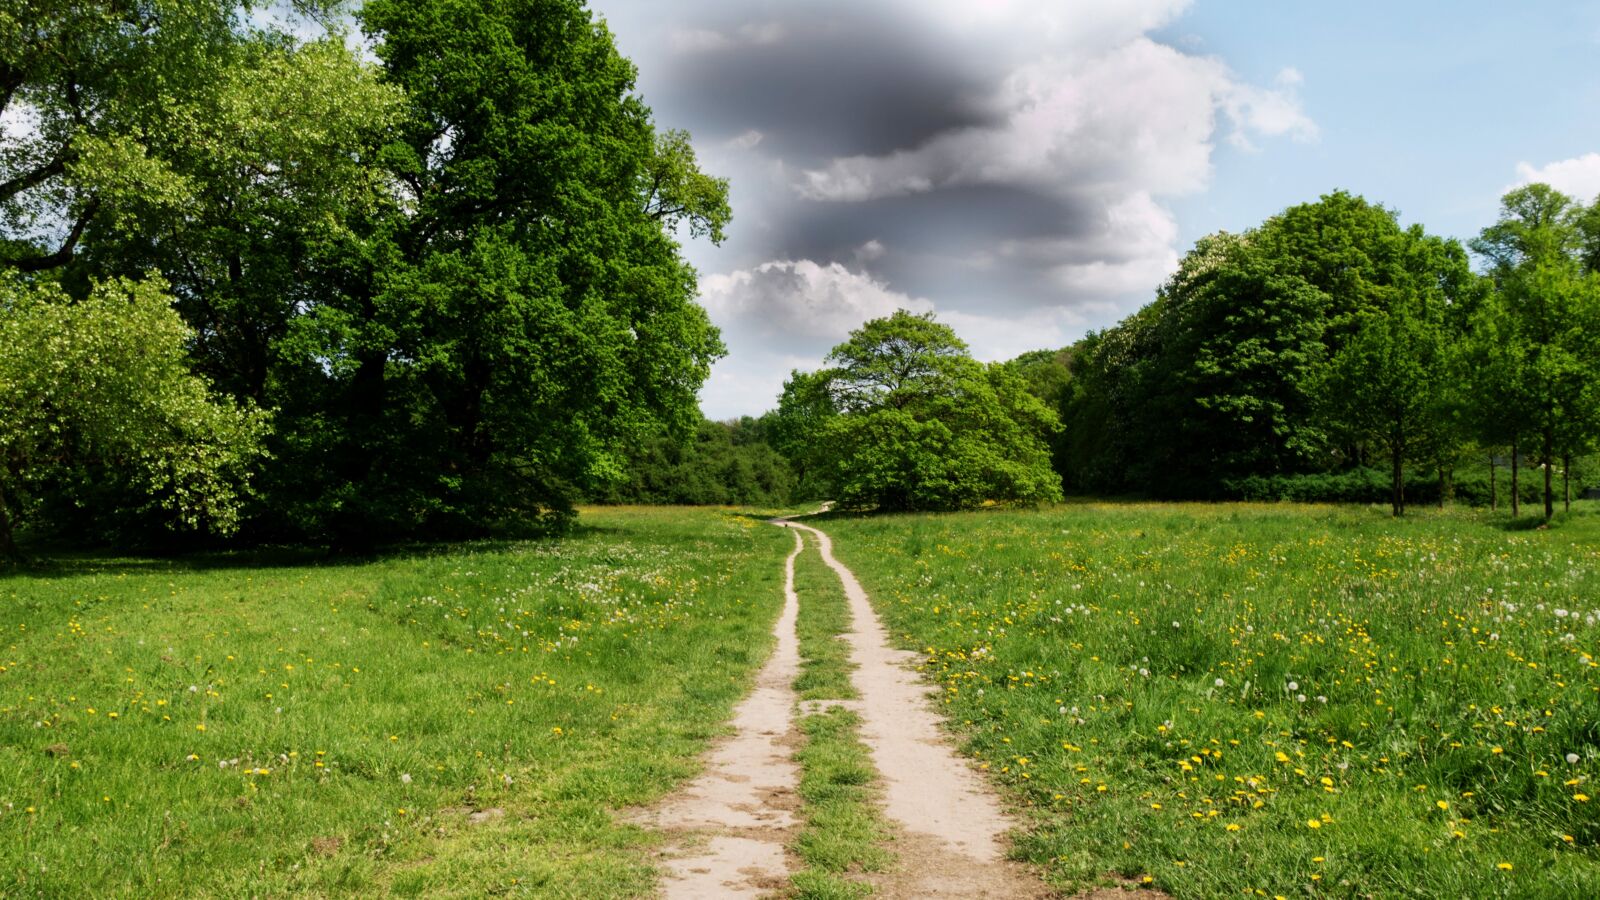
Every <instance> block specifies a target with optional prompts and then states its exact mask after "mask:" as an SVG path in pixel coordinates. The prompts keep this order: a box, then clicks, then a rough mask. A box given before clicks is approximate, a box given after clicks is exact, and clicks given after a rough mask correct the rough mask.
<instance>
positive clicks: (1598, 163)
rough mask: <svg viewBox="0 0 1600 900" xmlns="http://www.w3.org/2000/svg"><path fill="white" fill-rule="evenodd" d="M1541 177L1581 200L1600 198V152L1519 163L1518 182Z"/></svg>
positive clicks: (1526, 181) (1524, 182) (1526, 182)
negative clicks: (1551, 160)
mask: <svg viewBox="0 0 1600 900" xmlns="http://www.w3.org/2000/svg"><path fill="white" fill-rule="evenodd" d="M1536 181H1542V182H1544V183H1545V184H1548V185H1550V186H1551V187H1553V188H1555V189H1556V190H1558V191H1560V192H1561V193H1563V194H1566V195H1567V196H1569V197H1571V198H1573V199H1574V200H1577V201H1579V202H1581V203H1593V202H1595V201H1596V200H1600V153H1585V154H1584V155H1582V156H1576V157H1573V158H1572V159H1563V160H1558V161H1556V162H1553V163H1549V164H1547V165H1543V166H1534V165H1532V164H1531V163H1525V162H1521V163H1517V184H1519V185H1521V184H1532V183H1534V182H1536Z"/></svg>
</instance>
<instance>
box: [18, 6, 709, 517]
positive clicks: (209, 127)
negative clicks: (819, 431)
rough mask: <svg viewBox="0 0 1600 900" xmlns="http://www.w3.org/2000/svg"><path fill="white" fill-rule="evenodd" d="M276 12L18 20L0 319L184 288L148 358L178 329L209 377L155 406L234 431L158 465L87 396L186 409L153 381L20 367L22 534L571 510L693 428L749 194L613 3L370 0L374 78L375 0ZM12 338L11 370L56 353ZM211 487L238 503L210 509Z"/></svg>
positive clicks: (150, 330)
mask: <svg viewBox="0 0 1600 900" xmlns="http://www.w3.org/2000/svg"><path fill="white" fill-rule="evenodd" d="M274 6H278V7H281V6H283V4H268V3H258V2H252V0H84V2H75V3H60V2H54V0H22V2H21V3H20V4H18V3H12V4H9V5H7V6H5V8H4V9H0V115H3V116H4V117H3V118H0V128H3V130H0V317H7V319H8V321H9V324H10V325H12V326H15V327H16V328H19V329H21V328H35V329H45V328H46V326H47V325H49V324H50V323H56V322H59V321H60V319H59V317H54V318H53V317H51V316H48V315H34V314H32V313H29V314H28V315H23V314H22V313H21V312H19V311H20V310H28V309H34V308H35V307H37V306H38V305H39V304H47V305H48V304H58V305H59V304H69V305H70V304H74V303H80V302H84V301H85V300H86V299H87V298H91V297H95V296H99V295H104V294H106V293H108V292H110V291H111V290H112V289H111V288H110V287H109V286H112V285H121V286H122V287H119V288H116V290H119V291H122V292H124V293H128V292H130V291H131V292H136V293H137V292H142V293H139V295H140V296H145V295H146V294H148V292H149V290H148V289H153V290H155V291H156V292H158V293H161V294H163V295H164V296H165V297H166V298H168V300H169V302H170V306H171V308H172V309H175V310H176V315H177V316H179V317H181V322H166V323H157V322H154V321H153V320H152V323H151V324H150V326H149V327H147V328H144V329H143V330H142V331H141V332H140V334H141V336H144V337H146V338H148V339H149V340H150V341H151V342H153V343H148V344H143V345H139V346H140V347H142V348H143V350H144V351H146V355H147V356H148V357H149V358H160V359H167V358H168V351H169V350H170V349H172V348H173V347H179V348H181V349H182V350H183V351H184V352H186V353H187V356H188V358H189V360H190V362H191V366H190V368H191V370H192V374H186V375H185V377H187V378H190V379H195V380H194V381H192V382H185V384H186V385H188V386H186V387H183V388H182V390H181V391H180V393H182V394H183V395H184V396H185V397H188V398H189V400H188V401H186V403H187V406H183V407H182V408H174V409H170V410H168V411H167V414H165V415H164V416H157V415H153V414H152V415H151V416H150V417H149V421H151V422H177V423H179V424H178V425H177V426H174V427H179V426H181V427H179V430H180V431H181V430H182V429H183V428H189V429H190V430H191V431H196V432H197V434H198V433H199V432H205V433H204V434H199V437H198V438H197V440H199V443H195V442H193V441H191V442H189V443H188V444H187V445H186V446H191V447H201V448H203V447H205V446H215V442H214V441H213V443H212V444H210V445H207V444H206V443H205V441H204V440H200V438H207V439H209V438H210V437H215V435H217V434H220V433H222V432H223V431H229V432H230V433H231V434H233V435H234V437H235V441H234V444H233V446H232V447H231V448H230V449H229V450H228V452H226V453H208V452H201V451H196V452H193V453H189V454H188V456H187V457H186V458H187V459H189V461H190V462H191V463H192V465H191V468H193V469H196V471H195V472H191V473H189V475H190V476H192V477H184V478H179V477H164V478H163V477H157V476H153V475H152V474H151V473H152V471H153V470H154V471H157V475H160V472H159V467H155V469H153V468H152V466H151V465H146V464H141V463H140V459H141V458H143V457H144V456H148V455H149V452H148V448H147V449H145V450H139V449H137V448H130V447H128V446H127V441H125V440H123V438H124V437H126V435H124V436H121V437H119V436H118V435H116V434H115V431H116V429H115V428H101V429H98V430H97V428H98V425H97V423H104V422H106V421H108V418H107V416H105V415H94V416H87V415H83V414H82V411H84V410H88V409H91V408H96V409H102V410H103V409H110V408H112V407H114V406H115V405H116V402H118V401H117V398H116V397H114V396H112V395H111V394H110V393H109V392H108V391H109V387H108V386H109V385H112V384H114V383H115V384H120V385H121V386H122V387H123V388H127V389H142V388H146V387H148V390H145V394H147V395H148V396H145V397H144V399H143V400H141V401H140V403H143V404H144V405H146V406H153V407H162V406H163V404H164V403H165V401H164V400H163V397H162V396H160V395H158V394H159V392H158V391H156V389H155V388H154V387H149V386H144V385H141V384H138V383H135V384H132V385H128V384H126V383H120V382H117V381H116V379H113V378H108V377H107V378H103V377H101V376H102V375H103V374H104V373H103V372H100V371H97V369H96V365H97V363H96V360H98V359H100V357H97V356H95V355H93V354H87V353H86V354H84V355H83V356H81V357H80V359H79V361H80V363H81V365H80V366H79V367H77V368H75V369H73V370H72V371H66V370H61V371H59V372H57V377H55V380H54V381H49V382H48V383H47V382H45V381H40V380H39V379H38V378H34V379H32V380H30V381H29V382H27V383H26V384H24V383H21V382H7V381H6V380H5V379H4V378H0V412H4V413H5V416H4V419H5V420H4V421H0V541H7V540H8V539H9V533H10V531H11V528H12V524H13V523H14V522H15V521H16V520H18V519H19V518H20V519H22V520H24V521H31V522H32V524H33V526H34V528H35V529H45V528H55V529H57V530H65V531H68V532H71V533H73V534H77V535H82V534H85V533H86V532H85V528H87V527H94V528H96V529H99V530H101V531H106V530H109V531H110V532H112V533H111V534H107V535H106V536H107V537H110V538H115V539H118V540H128V539H130V538H133V537H140V536H148V535H152V534H158V533H164V532H165V531H167V530H168V529H169V528H172V527H177V528H188V527H214V528H221V529H228V528H231V527H233V526H235V525H237V526H239V527H240V528H241V529H242V531H243V532H244V533H245V534H247V535H249V536H251V537H253V538H256V539H269V540H297V541H304V540H311V541H325V542H333V543H339V544H346V545H349V544H361V543H370V542H373V541H380V540H386V539H392V538H403V537H408V536H416V535H428V536H434V537H448V536H453V535H466V534H474V533H481V532H483V531H485V530H487V529H491V528H495V527H499V526H505V525H518V524H526V523H529V522H538V521H540V520H545V521H553V522H560V521H563V520H564V519H565V518H566V517H568V516H570V511H571V503H572V501H573V500H574V499H576V498H577V497H579V496H582V495H584V494H586V493H592V492H594V491H597V490H602V489H604V486H605V485H607V484H609V483H611V482H614V481H617V480H619V479H622V478H623V477H624V476H625V474H626V467H627V460H628V454H629V452H630V449H629V448H632V447H636V446H640V445H649V444H651V443H652V442H655V441H659V440H661V439H662V437H663V436H665V435H673V436H677V437H679V438H687V437H688V436H689V435H691V434H692V433H693V432H694V429H695V428H696V425H697V423H698V421H699V416H698V413H697V411H696V393H697V391H698V388H699V386H700V384H701V383H702V382H703V381H704V380H705V377H706V375H707V373H708V371H709V366H710V363H711V361H712V360H713V359H715V358H716V357H717V356H718V355H720V354H721V353H722V352H723V348H722V344H721V342H720V340H719V337H718V334H717V332H716V330H715V329H714V328H713V327H712V326H711V325H710V322H709V320H708V319H707V317H706V314H705V312H704V311H703V310H702V309H701V308H700V307H699V306H698V305H696V304H695V303H694V302H693V301H694V298H695V296H696V293H697V290H696V281H695V273H694V271H693V270H692V269H691V268H690V267H689V266H688V265H687V264H686V263H685V262H684V261H683V259H682V258H681V256H680V255H679V252H678V244H677V243H676V241H675V236H676V235H677V234H678V233H680V232H687V233H688V235H690V236H706V237H709V238H710V239H712V240H720V239H721V237H722V233H723V228H724V226H725V225H726V223H727V221H728V218H729V210H728V203H727V185H726V183H725V182H723V181H722V180H720V179H715V178H711V177H709V176H707V175H704V174H702V173H701V172H700V171H699V170H698V168H697V166H696V163H695V158H694V154H693V151H692V150H691V149H690V145H689V142H688V138H687V136H686V135H684V134H683V133H681V132H672V131H659V130H657V129H656V128H655V126H654V125H653V123H652V121H651V115H650V110H649V109H648V108H647V107H645V106H644V105H643V104H642V103H641V102H640V101H639V99H638V97H637V96H636V94H635V92H634V77H635V71H634V67H633V65H632V64H631V63H630V62H629V61H628V60H627V59H625V58H623V57H622V56H621V55H620V54H619V53H618V52H617V50H616V47H615V45H614V43H613V41H612V38H611V35H610V34H609V33H608V32H607V30H606V28H605V27H604V25H603V24H602V23H600V22H598V21H596V20H595V19H594V18H593V17H592V15H591V13H590V11H589V10H588V9H586V8H585V6H584V4H583V2H581V0H516V2H504V3H476V2H458V0H366V2H365V3H363V4H360V5H359V9H358V10H356V11H355V12H354V16H355V19H354V21H356V22H358V23H359V27H360V28H361V29H362V30H363V31H364V33H365V37H366V39H367V41H368V44H369V46H370V47H371V48H372V51H373V53H374V54H375V57H376V63H375V64H374V63H370V62H368V61H366V60H365V59H363V57H362V56H361V55H360V54H358V53H357V52H355V51H353V50H352V49H351V48H350V45H351V44H352V43H354V42H353V41H350V40H347V35H345V34H344V33H343V32H342V31H341V30H340V28H341V26H340V25H339V24H338V23H340V22H344V21H349V20H350V19H349V18H348V16H349V15H350V14H351V10H349V9H346V8H344V7H345V4H343V3H341V2H338V0H297V2H295V3H294V4H292V6H293V8H294V11H295V12H296V13H297V15H298V17H299V18H298V19H297V20H296V21H295V22H293V23H292V27H291V26H289V25H286V26H282V27H280V26H276V25H265V24H263V22H266V21H268V19H265V18H262V17H261V16H259V15H256V14H257V13H259V12H262V11H263V10H265V9H267V8H269V7H274ZM319 23H322V24H321V25H320V26H319ZM319 28H320V30H321V31H322V32H323V33H324V36H322V37H319V38H316V39H313V40H305V39H303V38H301V37H299V35H301V34H304V33H306V32H307V31H316V30H318V29H319ZM119 279H120V280H119ZM130 286H131V287H130ZM108 308H109V307H108ZM153 315H154V314H153ZM157 318H159V316H157ZM104 324H105V323H104V319H103V317H100V318H97V317H82V318H81V319H78V320H74V321H73V323H72V327H73V328H76V329H79V330H78V331H75V332H73V340H78V339H80V338H82V339H83V340H87V341H89V343H93V342H94V341H93V340H90V338H91V337H92V335H87V334H85V333H84V332H83V331H82V329H91V328H96V327H100V326H102V325H104ZM109 334H112V332H110V331H106V332H104V333H103V334H102V337H104V336H105V335H109ZM13 337H14V339H15V341H17V342H19V343H27V342H39V341H43V340H45V339H46V337H47V335H46V334H45V332H44V331H42V330H40V331H36V332H29V333H21V332H17V333H15V334H14V335H13ZM162 342H165V343H162ZM16 346H17V344H14V345H13V346H12V348H10V349H12V350H15V349H16ZM6 350H7V348H0V373H4V372H6V371H8V370H10V369H15V368H17V367H19V366H23V365H24V364H25V363H26V359H24V358H23V356H19V355H17V354H16V353H12V354H10V355H7V353H6ZM141 358H142V357H141ZM52 371H55V370H52ZM173 383H174V384H176V383H177V382H176V381H175V382H173ZM196 390H198V391H199V393H198V394H195V391H196ZM68 395H70V396H71V397H72V404H73V405H72V407H71V408H73V409H75V410H78V411H79V414H77V415H76V416H75V417H67V416H65V415H63V414H62V413H61V409H62V407H60V406H59V404H56V403H55V400H54V399H52V398H60V397H63V396H68ZM196 397H199V398H202V399H204V398H207V397H209V401H208V402H209V404H210V405H209V406H207V405H205V404H203V403H202V404H199V405H197V403H196V402H194V401H195V398H196ZM133 405H134V406H138V405H139V404H138V403H135V404H133ZM166 405H168V406H170V405H171V404H166ZM180 406H181V404H180ZM229 410H232V411H233V412H231V413H230V412H229ZM185 416H187V417H188V418H189V419H191V420H205V421H209V422H211V423H212V424H214V425H216V426H217V427H215V428H212V429H210V430H209V431H207V430H206V429H204V428H201V427H199V426H195V425H193V422H190V423H189V424H187V425H185V424H183V421H182V420H183V417H185ZM228 416H232V418H233V419H234V420H237V421H234V422H233V423H232V424H231V425H228V427H227V428H223V427H222V425H221V424H220V423H221V422H222V419H223V418H227V417H228ZM41 422H43V423H45V424H44V425H39V424H38V423H41ZM266 422H270V427H266V428H263V427H258V425H260V424H261V423H266ZM19 423H20V424H19ZM29 423H32V424H29ZM35 426H37V427H35ZM152 427H154V426H152ZM26 428H32V429H33V431H26V430H25V429H26ZM230 429H231V431H230ZM150 446H152V447H157V446H161V447H170V446H174V442H173V441H172V440H169V439H167V437H162V438H161V439H159V440H155V441H154V443H152V444H151V445H150ZM250 471H253V472H254V473H255V476H254V478H253V482H251V483H250V485H249V486H248V487H247V486H246V479H245V477H244V476H245V475H246V474H248V472H250ZM167 475H169V476H170V475H171V473H167ZM224 482H227V484H224ZM152 491H155V492H157V493H161V492H164V493H166V494H168V495H170V496H169V500H171V501H172V502H159V503H154V504H152V503H151V502H150V497H151V494H152ZM197 491H198V492H210V493H211V494H212V495H214V496H215V497H216V498H219V500H220V501H221V506H225V507H227V508H226V509H223V508H221V507H220V506H218V505H217V504H212V505H213V506H214V507H217V508H214V509H212V510H211V512H212V513H213V514H211V515H207V516H196V515H193V514H191V513H190V512H189V511H192V510H194V509H196V508H199V507H203V506H205V505H206V504H204V503H199V502H197V500H196V499H195V498H193V497H187V498H185V497H183V496H179V495H182V494H183V493H184V492H191V493H192V492H197Z"/></svg>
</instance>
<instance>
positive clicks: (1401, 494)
mask: <svg viewBox="0 0 1600 900" xmlns="http://www.w3.org/2000/svg"><path fill="white" fill-rule="evenodd" d="M1403 453H1404V451H1403V450H1401V448H1400V443H1399V442H1398V441H1397V442H1395V445H1394V450H1393V451H1392V452H1391V454H1390V456H1391V457H1392V458H1393V460H1394V483H1393V489H1394V493H1393V497H1392V498H1391V500H1390V505H1391V506H1393V507H1394V514H1395V515H1396V516H1403V515H1405V514H1406V481H1405V478H1406V473H1405V467H1404V464H1403V463H1402V462H1401V461H1400V459H1401V455H1402V454H1403Z"/></svg>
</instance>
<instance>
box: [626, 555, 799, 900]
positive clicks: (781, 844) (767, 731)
mask: <svg viewBox="0 0 1600 900" xmlns="http://www.w3.org/2000/svg"><path fill="white" fill-rule="evenodd" d="M804 549H805V542H804V541H803V540H802V539H801V537H800V535H799V534H798V533H796V534H795V536H794V551H793V552H792V553H790V554H789V558H788V560H787V561H786V562H785V563H784V569H785V575H786V577H785V582H784V591H783V595H784V596H783V612H782V613H780V614H779V616H778V622H777V624H776V625H774V626H773V636H774V637H775V638H776V639H777V641H776V646H775V647H774V649H773V651H772V656H771V657H770V658H769V659H768V660H767V662H766V664H765V665H764V666H762V667H761V671H760V672H758V673H757V674H756V685H755V689H754V690H752V691H751V692H750V694H749V696H747V697H745V698H744V699H743V700H741V701H740V702H739V705H738V706H737V707H735V708H734V711H733V720H732V722H731V723H730V724H731V725H732V726H733V728H734V729H735V731H734V734H733V736H732V737H730V738H728V739H727V740H725V741H723V742H721V743H719V744H718V745H717V746H716V747H714V748H713V749H712V751H711V753H710V754H709V756H708V757H707V758H706V769H705V771H704V772H703V773H701V775H700V777H699V778H696V779H695V780H694V781H692V782H690V783H689V785H688V786H687V787H685V788H684V789H682V790H681V791H679V792H678V793H676V794H673V795H672V796H670V797H668V798H667V799H666V800H665V801H664V802H663V803H662V804H661V805H659V806H656V807H654V808H652V809H650V810H648V811H646V812H644V813H643V814H641V815H639V816H636V817H635V818H634V821H636V822H638V823H640V824H642V825H648V826H651V827H654V828H657V829H660V830H663V831H667V832H670V833H672V834H673V836H674V839H673V840H671V841H669V846H668V848H667V849H666V851H665V853H664V855H663V859H662V865H663V867H664V868H665V869H666V875H667V877H666V878H665V879H664V880H663V883H662V892H661V895H662V896H663V897H666V898H668V900H678V898H682V900H706V898H713V897H761V896H766V895H771V894H776V893H781V892H786V891H787V889H788V887H789V875H790V871H791V867H790V865H789V859H788V851H787V847H788V844H789V842H790V841H792V840H794V837H795V835H796V834H798V832H799V826H800V821H799V818H798V817H797V816H796V810H797V809H798V808H799V805H800V804H799V797H798V796H797V794H796V793H795V791H796V789H797V787H798V786H799V783H800V767H799V766H797V765H796V764H795V762H794V759H793V755H794V746H795V744H796V742H797V741H798V734H797V733H796V731H795V726H794V707H795V693H794V687H793V685H794V680H795V679H796V678H797V677H799V675H800V640H799V637H798V636H797V635H796V632H795V623H796V622H797V620H798V619H799V614H800V600H799V597H798V596H797V595H796V594H795V590H794V561H795V559H796V558H797V557H798V556H799V555H800V552H801V551H802V550H804Z"/></svg>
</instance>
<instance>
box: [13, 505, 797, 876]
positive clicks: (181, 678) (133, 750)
mask: <svg viewBox="0 0 1600 900" xmlns="http://www.w3.org/2000/svg"><path fill="white" fill-rule="evenodd" d="M583 522H584V526H585V528H584V530H583V531H582V532H581V533H579V534H577V535H575V536H573V537H571V538H568V539H563V540H559V541H552V542H544V543H529V544H515V545H509V546H481V547H475V548H474V547H466V548H459V549H456V550H452V551H449V552H440V553H437V554H431V555H412V556H397V557H392V558H388V559H384V560H381V561H377V562H371V563H362V564H356V563H346V564H330V563H324V564H290V562H281V563H280V564H276V565H274V564H268V563H266V562H263V561H260V560H251V559H248V558H238V559H231V558H206V559H200V560H193V561H180V562H167V561H151V560H106V559H79V560H72V561H68V562H65V563H62V564H60V565H59V566H57V567H56V568H55V569H54V570H52V571H49V572H46V573H34V574H12V575H6V576H0V895H4V896H59V897H85V896H96V897H100V896H138V897H150V896H169V895H194V896H263V895H283V894H308V895H324V894H341V895H362V896H371V895H384V894H389V895H427V896H430V897H432V896H472V897H477V896H487V895H525V894H538V895H549V896H574V897H614V896H635V895H639V894H641V893H647V892H648V891H649V890H650V889H651V887H652V885H653V883H654V875H653V874H652V872H651V870H650V868H649V865H648V863H647V854H646V853H645V852H644V850H645V849H646V845H647V844H648V842H649V841H650V840H652V838H651V837H650V836H649V835H647V834H645V833H644V832H642V831H640V830H639V829H637V828H634V827H631V826H626V825H619V824H618V823H617V822H616V821H614V819H613V817H612V816H611V815H610V813H609V810H610V809H611V808H614V807H623V806H628V805H631V804H639V803H645V802H648V801H650V800H653V799H655V798H656V797H658V796H659V795H661V794H662V793H663V792H664V791H666V790H667V789H668V788H669V787H671V786H672V785H673V783H674V782H675V781H677V780H679V779H681V778H683V777H685V776H687V775H688V774H690V773H691V772H692V771H693V769H694V767H695V765H696V763H695V757H696V754H697V753H698V752H699V751H700V750H701V749H702V748H703V747H704V745H705V743H706V742H707V740H708V739H709V738H711V737H712V736H714V735H716V734H718V733H719V732H720V729H721V723H722V722H723V721H724V720H725V719H726V717H727V715H728V712H729V710H730V708H731V706H732V704H733V703H734V702H735V701H736V700H737V699H738V697H739V696H740V695H741V694H742V693H743V692H744V690H745V688H746V687H747V685H748V681H749V677H750V675H751V673H752V670H753V667H754V666H756V665H757V664H759V663H760V662H761V660H762V659H763V658H764V657H765V656H766V653H767V651H768V649H769V647H770V634H769V630H770V628H771V625H772V622H773V620H774V619H775V617H776V615H777V612H778V608H779V605H780V603H781V600H782V593H781V591H782V583H781V579H782V559H783V556H784V554H785V553H787V552H788V550H789V548H790V546H791V540H792V539H791V537H790V536H789V535H788V534H786V533H783V532H781V531H780V530H779V529H775V528H771V527H768V526H765V525H761V524H759V523H758V522H756V521H754V520H751V519H748V518H744V517H738V516H732V515H727V514H724V513H719V512H716V511H685V510H639V509H633V510H628V509H622V510H587V511H585V513H584V516H583ZM302 562H303V561H302Z"/></svg>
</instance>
